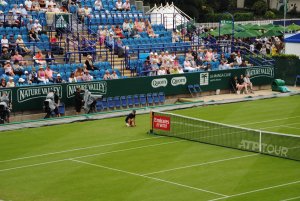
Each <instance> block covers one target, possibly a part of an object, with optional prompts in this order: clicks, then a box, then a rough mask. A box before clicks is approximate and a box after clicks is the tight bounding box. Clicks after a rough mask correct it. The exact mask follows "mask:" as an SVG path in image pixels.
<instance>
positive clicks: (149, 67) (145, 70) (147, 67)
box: [142, 60, 152, 76]
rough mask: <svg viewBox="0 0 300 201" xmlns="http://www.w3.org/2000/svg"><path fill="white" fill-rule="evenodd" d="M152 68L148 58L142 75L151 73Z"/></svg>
mask: <svg viewBox="0 0 300 201" xmlns="http://www.w3.org/2000/svg"><path fill="white" fill-rule="evenodd" d="M151 70H152V67H151V64H150V60H146V61H145V62H144V64H143V71H142V76H148V75H150V73H151Z"/></svg>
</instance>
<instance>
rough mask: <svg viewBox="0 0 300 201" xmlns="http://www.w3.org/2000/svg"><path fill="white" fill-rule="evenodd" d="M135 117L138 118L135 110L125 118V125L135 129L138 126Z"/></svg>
mask: <svg viewBox="0 0 300 201" xmlns="http://www.w3.org/2000/svg"><path fill="white" fill-rule="evenodd" d="M135 116H136V111H135V110H132V112H131V113H129V114H128V115H127V116H126V118H125V125H126V126H127V127H134V126H136V123H135Z"/></svg>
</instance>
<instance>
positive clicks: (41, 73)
mask: <svg viewBox="0 0 300 201" xmlns="http://www.w3.org/2000/svg"><path fill="white" fill-rule="evenodd" d="M37 75H38V81H39V82H42V83H44V84H47V83H48V82H49V80H48V79H47V78H46V73H45V70H44V68H43V66H42V65H41V66H40V68H39V70H38V72H37Z"/></svg>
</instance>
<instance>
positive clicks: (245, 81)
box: [244, 74, 254, 93]
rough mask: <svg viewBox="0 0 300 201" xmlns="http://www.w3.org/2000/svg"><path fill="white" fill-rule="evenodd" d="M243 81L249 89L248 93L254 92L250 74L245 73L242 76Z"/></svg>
mask: <svg viewBox="0 0 300 201" xmlns="http://www.w3.org/2000/svg"><path fill="white" fill-rule="evenodd" d="M244 83H245V85H246V89H247V88H248V89H250V93H254V92H253V84H252V82H251V81H250V75H249V74H247V75H246V76H245V77H244Z"/></svg>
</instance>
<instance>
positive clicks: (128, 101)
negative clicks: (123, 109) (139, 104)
mask: <svg viewBox="0 0 300 201" xmlns="http://www.w3.org/2000/svg"><path fill="white" fill-rule="evenodd" d="M133 104H134V100H133V97H132V96H131V95H128V96H127V105H128V106H129V107H132V106H133Z"/></svg>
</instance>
